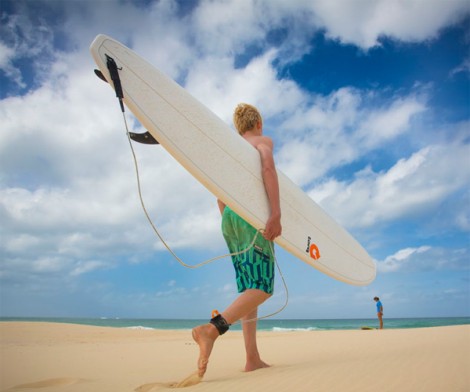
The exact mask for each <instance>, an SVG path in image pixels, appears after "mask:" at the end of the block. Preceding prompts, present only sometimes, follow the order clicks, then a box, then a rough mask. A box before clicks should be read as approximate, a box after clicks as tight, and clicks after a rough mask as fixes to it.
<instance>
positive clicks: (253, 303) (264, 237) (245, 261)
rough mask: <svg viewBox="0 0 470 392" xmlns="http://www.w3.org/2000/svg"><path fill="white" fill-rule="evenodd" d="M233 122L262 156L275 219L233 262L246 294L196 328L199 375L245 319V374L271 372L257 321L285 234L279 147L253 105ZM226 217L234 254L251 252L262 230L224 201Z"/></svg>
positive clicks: (238, 112) (221, 205) (239, 112)
mask: <svg viewBox="0 0 470 392" xmlns="http://www.w3.org/2000/svg"><path fill="white" fill-rule="evenodd" d="M233 120H234V123H235V127H236V128H237V130H238V133H239V134H240V135H241V137H243V138H244V139H245V140H246V141H247V142H248V143H250V144H251V145H252V146H253V147H254V148H255V149H256V150H257V151H258V153H259V155H260V160H261V174H262V177H263V182H264V187H265V190H266V195H267V198H268V203H269V210H270V215H269V217H268V219H267V221H266V225H265V228H264V231H263V232H262V234H260V235H258V237H257V239H256V243H255V246H254V247H253V248H251V249H250V250H248V251H247V252H246V253H242V254H240V255H236V256H233V257H232V261H233V266H234V267H235V272H236V281H237V288H238V292H239V293H240V295H239V296H238V298H236V299H235V301H234V302H233V303H232V304H231V305H230V306H229V307H228V308H227V309H225V310H224V311H223V312H222V313H221V314H218V312H216V313H214V314H213V316H212V319H211V320H210V323H209V324H204V325H200V326H198V327H196V328H194V329H193V338H194V340H195V341H196V343H197V344H198V345H199V359H198V375H199V377H202V376H203V375H204V373H205V372H206V370H207V363H208V362H209V356H210V355H211V351H212V346H213V345H214V342H215V340H216V339H217V338H218V337H219V336H220V335H222V334H223V333H225V332H226V331H227V330H228V329H229V327H230V325H231V324H233V323H234V322H235V321H238V320H240V319H241V320H242V321H243V322H242V329H243V337H244V340H245V349H246V364H245V371H247V372H249V371H253V370H256V369H260V368H264V367H268V366H269V365H268V364H266V363H265V362H263V360H262V359H261V357H260V354H259V352H258V348H257V344H256V321H251V322H244V321H248V320H252V319H255V320H256V317H257V315H258V306H259V305H261V304H262V303H263V302H264V301H266V300H267V299H268V298H269V297H270V296H271V295H272V293H273V288H274V255H273V254H272V250H271V249H272V247H273V244H272V241H274V239H275V238H276V237H277V236H279V235H281V232H282V227H281V208H280V201H279V183H278V178H277V173H276V168H275V165H274V158H273V142H272V140H271V139H270V138H269V137H267V136H264V135H263V121H262V118H261V115H260V113H259V112H258V110H257V109H256V108H255V107H254V106H251V105H248V104H239V105H238V106H237V107H236V109H235V112H234V115H233ZM218 205H219V209H220V212H221V214H222V232H223V235H224V238H225V241H226V242H227V245H228V248H229V250H230V252H232V253H235V252H237V251H241V250H243V249H246V248H247V247H249V245H250V243H251V242H252V241H253V238H254V237H255V236H256V235H257V230H256V229H255V228H254V227H253V226H251V225H250V224H249V223H248V222H246V221H244V220H243V219H242V218H241V217H240V216H238V215H237V214H236V213H235V212H234V211H232V210H231V209H230V207H229V206H226V205H225V204H224V203H223V202H222V201H220V200H218Z"/></svg>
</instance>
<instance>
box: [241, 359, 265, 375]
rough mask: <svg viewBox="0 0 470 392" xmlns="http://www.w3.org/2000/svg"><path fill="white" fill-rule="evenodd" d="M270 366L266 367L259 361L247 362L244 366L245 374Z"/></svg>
mask: <svg viewBox="0 0 470 392" xmlns="http://www.w3.org/2000/svg"><path fill="white" fill-rule="evenodd" d="M270 366H271V365H268V364H267V363H266V362H263V361H262V360H261V359H259V360H255V361H247V362H246V365H245V372H252V371H254V370H258V369H263V368H268V367H270Z"/></svg>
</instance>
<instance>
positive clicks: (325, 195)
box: [309, 143, 470, 227]
mask: <svg viewBox="0 0 470 392" xmlns="http://www.w3.org/2000/svg"><path fill="white" fill-rule="evenodd" d="M469 156H470V146H469V145H468V144H463V145H461V144H457V143H455V144H447V145H433V146H428V147H425V148H423V149H421V150H420V151H418V152H416V153H414V154H412V155H411V156H410V157H409V158H408V159H401V160H399V161H398V162H397V163H396V164H395V165H394V166H393V167H391V168H390V169H389V170H388V171H386V172H380V173H375V172H373V171H372V170H371V169H370V168H367V169H366V170H364V171H363V172H361V173H358V175H357V177H356V179H355V180H354V181H352V182H345V181H337V180H334V179H330V180H328V181H325V182H324V183H323V184H321V185H319V186H317V187H315V189H313V190H311V191H310V192H309V194H310V196H311V197H312V198H313V199H314V200H316V201H317V202H318V203H320V204H321V205H322V206H323V207H324V208H325V209H326V210H327V211H331V212H334V216H335V218H336V219H338V220H339V221H340V222H342V223H343V224H345V225H346V226H348V227H370V226H373V225H376V224H378V223H380V222H387V221H395V220H397V219H402V218H409V217H416V216H420V215H422V214H429V211H431V210H432V209H433V208H436V207H437V206H438V205H439V204H440V203H442V202H443V201H444V200H445V199H446V198H447V197H449V196H450V195H452V194H453V193H455V192H458V191H462V190H464V189H465V187H467V186H468V184H469V183H470V165H468V164H466V162H468V160H469Z"/></svg>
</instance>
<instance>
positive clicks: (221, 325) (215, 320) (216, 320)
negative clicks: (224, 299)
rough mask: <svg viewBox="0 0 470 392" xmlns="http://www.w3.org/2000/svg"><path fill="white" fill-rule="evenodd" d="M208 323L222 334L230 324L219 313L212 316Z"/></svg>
mask: <svg viewBox="0 0 470 392" xmlns="http://www.w3.org/2000/svg"><path fill="white" fill-rule="evenodd" d="M210 323H211V324H212V325H214V326H215V327H216V328H217V331H219V335H223V334H224V333H225V332H227V331H228V329H229V328H230V324H229V323H227V320H225V319H224V318H223V317H222V315H221V314H217V316H215V317H212V318H211V321H210Z"/></svg>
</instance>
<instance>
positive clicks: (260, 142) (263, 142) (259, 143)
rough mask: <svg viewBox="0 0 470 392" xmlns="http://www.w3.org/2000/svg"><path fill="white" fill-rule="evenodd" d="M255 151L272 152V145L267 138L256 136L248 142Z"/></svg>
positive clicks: (270, 140)
mask: <svg viewBox="0 0 470 392" xmlns="http://www.w3.org/2000/svg"><path fill="white" fill-rule="evenodd" d="M248 141H249V142H250V143H251V144H252V145H253V146H254V147H255V148H256V149H257V150H259V151H261V150H269V151H272V150H273V147H274V144H273V141H272V139H271V138H270V137H268V136H256V137H253V138H250V139H249V140H248Z"/></svg>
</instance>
